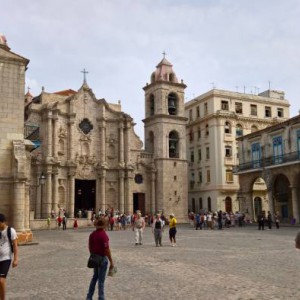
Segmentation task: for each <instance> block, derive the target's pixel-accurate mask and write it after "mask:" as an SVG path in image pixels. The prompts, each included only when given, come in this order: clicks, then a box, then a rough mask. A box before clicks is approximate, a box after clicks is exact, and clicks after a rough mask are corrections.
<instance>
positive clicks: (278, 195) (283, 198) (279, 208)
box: [273, 174, 293, 222]
mask: <svg viewBox="0 0 300 300" xmlns="http://www.w3.org/2000/svg"><path fill="white" fill-rule="evenodd" d="M273 194H274V200H275V212H278V213H279V215H280V218H281V220H282V222H289V221H290V220H291V218H292V217H293V207H292V201H291V191H290V182H289V180H288V179H287V177H286V176H285V175H283V174H279V175H278V176H277V177H276V178H275V181H274V193H273Z"/></svg>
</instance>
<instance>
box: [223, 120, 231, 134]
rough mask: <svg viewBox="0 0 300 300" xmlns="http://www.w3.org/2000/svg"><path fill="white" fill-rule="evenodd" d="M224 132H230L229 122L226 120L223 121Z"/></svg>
mask: <svg viewBox="0 0 300 300" xmlns="http://www.w3.org/2000/svg"><path fill="white" fill-rule="evenodd" d="M224 132H225V133H229V134H230V133H231V124H230V123H229V122H228V121H226V122H225V126H224Z"/></svg>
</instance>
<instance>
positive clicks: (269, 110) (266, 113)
mask: <svg viewBox="0 0 300 300" xmlns="http://www.w3.org/2000/svg"><path fill="white" fill-rule="evenodd" d="M265 117H266V118H271V117H272V113H271V107H270V106H266V107H265Z"/></svg>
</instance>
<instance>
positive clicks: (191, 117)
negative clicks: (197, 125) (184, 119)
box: [189, 109, 193, 121]
mask: <svg viewBox="0 0 300 300" xmlns="http://www.w3.org/2000/svg"><path fill="white" fill-rule="evenodd" d="M189 118H190V121H193V110H192V109H190V111H189Z"/></svg>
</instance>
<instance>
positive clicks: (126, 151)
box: [124, 121, 130, 163]
mask: <svg viewBox="0 0 300 300" xmlns="http://www.w3.org/2000/svg"><path fill="white" fill-rule="evenodd" d="M129 129H130V122H129V121H128V122H127V123H126V126H125V130H124V161H125V163H128V161H129V157H128V156H129V153H130V151H129V144H130V142H129Z"/></svg>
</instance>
